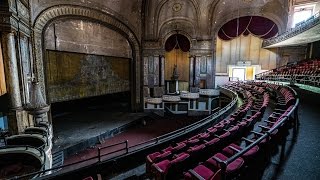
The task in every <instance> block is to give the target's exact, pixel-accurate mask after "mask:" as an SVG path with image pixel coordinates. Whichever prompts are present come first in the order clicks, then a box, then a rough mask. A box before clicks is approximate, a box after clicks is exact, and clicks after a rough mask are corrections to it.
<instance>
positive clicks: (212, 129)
mask: <svg viewBox="0 0 320 180" xmlns="http://www.w3.org/2000/svg"><path fill="white" fill-rule="evenodd" d="M207 131H208V132H209V133H210V134H213V133H216V132H217V131H218V129H217V128H215V127H210V128H208V129H207Z"/></svg>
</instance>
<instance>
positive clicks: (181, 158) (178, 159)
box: [171, 152, 190, 164]
mask: <svg viewBox="0 0 320 180" xmlns="http://www.w3.org/2000/svg"><path fill="white" fill-rule="evenodd" d="M189 157H190V154H188V153H185V152H182V153H180V154H177V155H175V156H174V159H173V160H172V161H171V164H176V163H180V162H182V161H184V160H186V159H187V158H189Z"/></svg>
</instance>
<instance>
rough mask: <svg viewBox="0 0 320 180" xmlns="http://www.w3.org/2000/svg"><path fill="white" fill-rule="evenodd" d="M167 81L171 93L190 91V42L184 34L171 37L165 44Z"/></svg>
mask: <svg viewBox="0 0 320 180" xmlns="http://www.w3.org/2000/svg"><path fill="white" fill-rule="evenodd" d="M165 50H166V52H165V59H166V61H165V69H164V74H165V81H166V82H167V83H166V86H167V87H166V88H167V90H169V92H175V91H178V90H179V91H188V90H189V82H190V81H189V73H190V72H189V67H190V62H189V50H190V41H189V39H188V38H187V37H186V36H184V35H182V34H178V33H176V34H174V35H171V36H170V37H169V38H168V39H167V40H166V43H165Z"/></svg>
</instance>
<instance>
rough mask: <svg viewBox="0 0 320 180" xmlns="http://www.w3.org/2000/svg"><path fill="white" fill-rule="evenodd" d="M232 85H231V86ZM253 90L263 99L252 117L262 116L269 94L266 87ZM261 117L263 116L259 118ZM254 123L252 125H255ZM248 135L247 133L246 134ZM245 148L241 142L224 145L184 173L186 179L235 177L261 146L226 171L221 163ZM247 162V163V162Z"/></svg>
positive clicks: (251, 150) (252, 149)
mask: <svg viewBox="0 0 320 180" xmlns="http://www.w3.org/2000/svg"><path fill="white" fill-rule="evenodd" d="M229 87H230V86H229ZM244 87H245V88H248V89H251V88H252V87H250V85H246V84H245V85H244ZM252 90H253V91H251V93H252V94H255V96H256V97H257V98H259V97H260V96H261V94H263V95H262V97H263V101H256V103H255V105H254V107H253V110H252V111H251V112H252V115H253V116H252V117H254V116H261V114H263V113H264V111H265V109H266V107H267V106H268V104H269V99H270V98H269V94H268V93H265V90H264V88H260V87H257V86H254V87H253V88H252ZM257 119H261V117H259V118H257ZM247 120H248V119H246V118H244V119H243V121H242V122H246V121H247ZM254 124H255V123H253V124H252V125H254ZM244 136H246V135H244ZM242 149H243V148H242V147H241V146H240V144H239V143H237V142H233V143H231V144H229V145H227V146H226V147H224V148H223V149H222V150H221V151H220V152H217V153H216V154H215V155H213V156H212V157H210V158H209V159H207V160H206V161H205V162H204V163H201V164H199V165H198V166H196V167H195V168H193V169H190V170H189V171H188V172H185V173H184V177H185V179H221V176H222V175H223V176H225V177H226V178H227V179H228V178H233V177H235V176H237V175H238V173H239V171H241V169H242V168H244V167H245V166H244V165H245V164H248V162H250V161H252V160H253V158H254V157H255V156H256V155H257V153H258V151H259V146H254V147H252V148H251V149H250V150H249V151H248V152H246V153H245V154H244V155H243V156H242V157H239V158H237V159H235V160H234V161H232V162H231V163H230V164H228V165H227V166H226V169H225V172H223V173H222V169H221V167H220V163H221V162H222V161H225V160H227V159H228V158H229V157H231V156H233V155H234V154H236V153H238V152H239V151H241V150H242ZM245 162H246V163H245Z"/></svg>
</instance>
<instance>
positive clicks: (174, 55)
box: [165, 49, 189, 82]
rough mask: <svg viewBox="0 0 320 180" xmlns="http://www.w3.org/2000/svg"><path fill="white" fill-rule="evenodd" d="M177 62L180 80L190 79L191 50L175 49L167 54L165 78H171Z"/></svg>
mask: <svg viewBox="0 0 320 180" xmlns="http://www.w3.org/2000/svg"><path fill="white" fill-rule="evenodd" d="M175 64H177V70H178V74H179V79H178V80H179V81H187V82H188V81H189V52H183V51H182V50H181V49H173V50H171V51H170V52H166V54H165V80H171V77H172V73H173V68H174V65H175Z"/></svg>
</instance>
